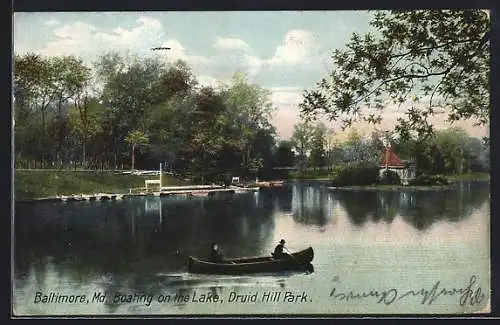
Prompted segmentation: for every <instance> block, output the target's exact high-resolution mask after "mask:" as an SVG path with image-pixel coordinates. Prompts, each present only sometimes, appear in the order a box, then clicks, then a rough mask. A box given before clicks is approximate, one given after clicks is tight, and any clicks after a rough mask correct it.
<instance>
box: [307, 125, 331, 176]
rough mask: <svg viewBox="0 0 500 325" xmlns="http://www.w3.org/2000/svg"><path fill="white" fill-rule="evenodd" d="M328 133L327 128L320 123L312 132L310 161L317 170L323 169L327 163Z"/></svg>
mask: <svg viewBox="0 0 500 325" xmlns="http://www.w3.org/2000/svg"><path fill="white" fill-rule="evenodd" d="M326 131H327V130H326V126H325V125H324V124H323V123H318V124H317V125H316V126H315V127H314V129H313V131H312V136H311V155H310V156H309V160H310V161H311V165H312V166H313V168H314V169H315V170H316V168H318V167H322V166H323V165H324V163H325V158H326V153H325V145H326Z"/></svg>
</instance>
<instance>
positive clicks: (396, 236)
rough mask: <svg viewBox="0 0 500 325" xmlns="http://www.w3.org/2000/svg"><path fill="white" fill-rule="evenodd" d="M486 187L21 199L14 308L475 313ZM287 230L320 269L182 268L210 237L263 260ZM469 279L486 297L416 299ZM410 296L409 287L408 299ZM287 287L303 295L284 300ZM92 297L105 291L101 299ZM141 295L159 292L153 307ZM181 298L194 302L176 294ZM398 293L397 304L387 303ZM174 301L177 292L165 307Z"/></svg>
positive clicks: (309, 186)
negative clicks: (243, 271) (273, 297)
mask: <svg viewBox="0 0 500 325" xmlns="http://www.w3.org/2000/svg"><path fill="white" fill-rule="evenodd" d="M489 193H490V192H489V183H487V182H486V183H485V182H470V183H461V184H459V185H457V186H456V187H455V188H452V189H449V190H444V191H443V190H441V191H437V190H432V191H404V192H391V191H335V190H329V189H328V188H326V187H325V186H324V185H322V184H321V183H306V182H296V183H291V184H288V185H287V186H285V187H284V188H281V189H272V190H263V191H260V192H259V193H245V194H237V195H235V196H234V198H232V199H228V198H226V199H217V198H161V199H160V198H135V199H126V200H123V201H117V202H76V203H43V202H38V203H17V204H16V212H15V264H14V268H15V270H14V274H15V278H14V290H13V295H14V297H13V302H14V313H15V314H17V315H41V314H57V315H71V314H79V315H81V314H148V315H151V314H295V313H297V314H301V313H307V314H318V313H319V314H335V313H421V312H424V313H443V312H444V313H452V312H458V313H463V312H471V311H476V310H480V309H482V308H484V307H485V306H486V305H487V303H488V299H489V284H490V279H489V247H490V242H489V226H490V223H489V220H490V212H489V204H490V196H489V195H490V194H489ZM281 238H285V239H286V240H287V245H288V248H289V249H291V250H298V249H302V248H305V247H308V246H312V247H313V248H314V251H315V257H314V260H313V264H314V269H315V270H314V272H313V273H310V274H306V273H295V274H281V275H254V276H233V277H232V276H215V275H192V274H188V273H187V263H186V259H187V256H189V255H195V256H204V255H206V253H207V250H208V248H209V246H210V243H211V242H213V241H217V242H218V243H219V245H220V246H221V248H222V250H223V252H224V254H225V256H227V257H231V256H255V255H268V254H269V252H270V251H272V249H273V248H274V246H275V245H276V243H277V242H278V241H279V240H280V239H281ZM471 277H475V278H471ZM471 279H472V280H471ZM438 281H439V282H438ZM468 284H470V285H469V289H471V290H473V291H474V293H476V294H477V291H478V288H479V290H481V293H480V295H479V296H477V297H481V295H484V297H482V299H480V298H478V299H476V300H475V301H473V303H474V305H473V306H471V303H470V302H471V300H472V298H468V297H465V303H462V304H461V303H460V301H461V300H460V298H461V295H460V294H459V293H455V294H441V295H439V296H438V297H435V299H428V300H427V301H426V302H425V303H424V304H422V299H423V298H424V296H422V295H420V296H419V295H418V294H417V292H419V291H421V289H424V290H428V291H431V289H432V288H433V286H434V287H436V288H435V289H436V290H437V291H439V290H442V288H447V290H452V289H453V288H457V289H462V290H463V288H466V287H467V286H468ZM333 290H335V291H334V292H333V295H331V293H332V291H333ZM370 290H371V291H372V293H373V292H375V291H379V292H384V290H385V292H386V293H385V295H386V296H385V300H384V301H385V302H388V304H385V303H384V301H381V302H380V303H378V301H379V298H377V297H373V296H372V297H365V298H362V297H361V298H360V295H358V298H352V297H351V298H350V299H347V298H346V297H347V296H349V294H348V293H349V292H351V291H352V292H353V295H355V294H356V293H362V292H370ZM410 290H413V291H411V292H413V293H414V294H412V293H410V294H407V295H406V296H404V297H403V294H404V293H407V292H409V291H410ZM37 292H41V294H43V295H49V294H51V293H53V294H54V295H55V294H59V295H86V297H88V301H87V300H86V298H85V300H82V302H77V303H63V302H59V303H55V302H47V303H43V302H39V301H36V297H37ZM117 292H118V293H120V294H123V295H125V297H124V298H123V300H122V301H118V302H116V301H114V298H115V295H116V293H117ZM273 292H281V296H280V298H279V300H280V301H277V302H269V301H267V302H266V301H262V299H263V297H264V295H265V294H266V293H273ZM286 292H290V293H293V294H296V295H301V297H304V296H307V298H303V299H299V301H295V302H291V301H283V297H284V295H285V294H286ZM94 293H103V294H106V297H105V299H103V301H102V302H100V301H94V302H93V301H92V298H93V296H94ZM134 294H137V295H144V296H143V297H139V298H137V297H132V298H134V299H137V300H134V301H132V302H127V299H128V297H127V296H126V295H134ZM38 295H39V296H38V297H39V298H40V297H41V296H40V293H38ZM145 295H152V300H151V303H149V302H148V299H147V298H148V297H146V296H145ZM175 295H183V296H186V295H189V298H186V300H187V301H184V300H183V299H181V300H180V301H173V300H174V297H175ZM193 295H195V296H194V297H195V299H194V300H195V301H193ZM202 295H206V296H209V295H210V296H213V295H218V296H219V297H220V299H222V302H221V301H218V302H216V303H214V302H209V303H205V302H199V297H201V296H202ZM235 295H250V296H257V301H255V302H246V303H242V302H230V301H229V300H230V298H231V297H234V296H235ZM288 295H290V294H288ZM373 295H374V293H373ZM391 295H397V299H396V298H395V299H393V300H394V301H390V300H391V299H392V298H391ZM169 296H170V298H171V299H172V300H170V301H162V302H159V301H158V298H159V297H163V298H160V300H162V299H167V300H168V298H167V297H169ZM379 297H381V296H379ZM38 300H40V299H38ZM429 300H432V301H430V302H431V303H429Z"/></svg>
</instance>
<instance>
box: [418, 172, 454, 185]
mask: <svg viewBox="0 0 500 325" xmlns="http://www.w3.org/2000/svg"><path fill="white" fill-rule="evenodd" d="M409 184H410V185H448V184H449V182H448V179H446V178H445V177H443V176H431V175H425V174H423V175H420V176H418V177H417V178H415V179H414V180H411V181H410V182H409Z"/></svg>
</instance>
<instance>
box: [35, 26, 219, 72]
mask: <svg viewBox="0 0 500 325" xmlns="http://www.w3.org/2000/svg"><path fill="white" fill-rule="evenodd" d="M53 35H54V36H55V37H56V39H55V40H54V41H52V42H50V43H48V44H46V46H45V47H44V48H42V49H41V50H40V52H41V53H42V54H45V55H79V56H86V57H93V56H95V55H96V54H99V53H100V52H108V51H110V50H111V51H127V52H141V53H143V54H144V53H147V54H148V55H150V54H152V53H151V51H150V48H151V47H156V46H168V47H171V50H170V51H168V52H166V53H165V54H166V57H167V59H168V60H177V59H182V60H185V61H187V62H188V63H189V64H191V65H199V64H210V62H211V61H210V59H208V58H206V57H204V56H199V55H189V54H187V53H186V50H185V48H184V46H183V45H182V44H181V42H180V41H178V40H175V39H171V40H167V41H164V36H165V32H164V29H163V26H162V24H161V22H160V21H159V20H156V19H153V18H151V17H147V16H141V17H139V18H138V19H137V20H136V26H134V27H132V28H124V27H121V26H119V27H116V28H114V29H113V30H108V31H106V30H102V29H99V28H97V27H96V26H94V25H91V24H88V23H85V22H80V21H78V22H75V23H72V24H66V25H63V26H61V27H59V28H56V29H55V30H54V31H53Z"/></svg>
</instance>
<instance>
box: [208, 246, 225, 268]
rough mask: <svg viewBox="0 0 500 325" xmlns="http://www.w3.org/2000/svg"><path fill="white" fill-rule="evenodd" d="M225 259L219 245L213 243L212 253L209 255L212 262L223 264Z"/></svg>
mask: <svg viewBox="0 0 500 325" xmlns="http://www.w3.org/2000/svg"><path fill="white" fill-rule="evenodd" d="M223 259H224V258H223V257H222V253H221V251H220V250H219V245H217V244H216V243H212V250H211V251H210V254H209V260H210V262H213V263H218V262H222V261H223Z"/></svg>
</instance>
